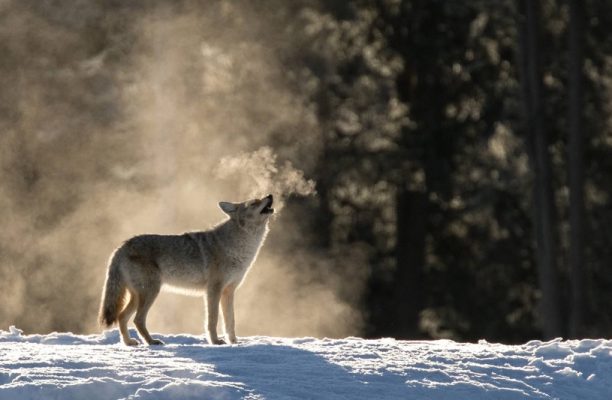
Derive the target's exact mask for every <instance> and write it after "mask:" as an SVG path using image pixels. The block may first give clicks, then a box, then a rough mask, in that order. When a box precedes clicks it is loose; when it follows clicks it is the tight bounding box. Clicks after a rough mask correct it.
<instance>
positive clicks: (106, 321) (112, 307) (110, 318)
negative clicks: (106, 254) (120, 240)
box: [98, 254, 125, 328]
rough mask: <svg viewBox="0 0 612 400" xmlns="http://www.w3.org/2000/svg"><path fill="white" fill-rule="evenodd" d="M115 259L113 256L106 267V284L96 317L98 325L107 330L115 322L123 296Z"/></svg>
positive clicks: (123, 292)
mask: <svg viewBox="0 0 612 400" xmlns="http://www.w3.org/2000/svg"><path fill="white" fill-rule="evenodd" d="M117 258H118V257H117V255H116V254H113V256H112V257H111V261H110V264H109V266H108V273H107V275H106V283H105V284H104V292H103V293H102V304H101V305H100V315H99V316H98V318H99V322H100V325H102V326H104V327H107V328H108V327H110V326H112V325H113V324H114V323H115V322H116V321H117V316H118V314H119V311H121V309H120V308H121V305H122V303H123V297H124V294H125V285H124V284H123V282H122V279H121V272H120V271H119V263H118V261H117Z"/></svg>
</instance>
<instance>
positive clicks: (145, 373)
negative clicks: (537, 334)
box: [0, 327, 612, 400]
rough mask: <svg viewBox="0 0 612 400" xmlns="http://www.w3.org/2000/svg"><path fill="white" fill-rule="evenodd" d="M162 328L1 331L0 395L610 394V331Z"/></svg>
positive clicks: (472, 398) (498, 398)
mask: <svg viewBox="0 0 612 400" xmlns="http://www.w3.org/2000/svg"><path fill="white" fill-rule="evenodd" d="M133 334H134V335H135V333H133ZM156 336H157V337H159V338H161V339H162V340H164V341H165V342H166V345H165V346H156V347H149V346H137V347H126V346H124V345H122V344H120V343H119V335H118V332H117V331H116V330H111V331H105V332H104V333H102V334H99V335H75V334H72V333H52V334H48V335H24V334H23V332H21V331H20V330H18V329H16V328H14V327H11V328H10V329H9V330H8V331H3V330H0V400H5V399H11V400H12V399H20V400H26V399H64V400H69V399H87V400H96V399H149V400H153V399H449V400H450V399H453V400H457V399H469V400H479V399H495V400H503V399H563V400H566V399H589V400H597V399H602V400H603V399H606V400H608V399H612V341H610V340H604V339H598V340H593V339H585V340H570V341H563V340H560V339H556V340H553V341H550V342H541V341H531V342H528V343H526V344H523V345H515V346H510V345H503V344H494V343H488V342H486V341H482V340H481V341H479V342H478V343H457V342H453V341H450V340H437V341H400V340H394V339H378V340H364V339H360V338H352V337H351V338H346V339H315V338H275V337H264V336H255V337H243V338H240V342H239V343H238V344H237V345H232V346H210V345H208V344H207V343H206V341H205V340H204V339H202V338H201V337H198V336H192V335H163V336H161V335H156Z"/></svg>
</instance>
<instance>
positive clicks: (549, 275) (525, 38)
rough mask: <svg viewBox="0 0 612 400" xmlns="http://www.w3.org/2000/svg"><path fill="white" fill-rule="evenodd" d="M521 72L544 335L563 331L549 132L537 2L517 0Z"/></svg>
mask: <svg viewBox="0 0 612 400" xmlns="http://www.w3.org/2000/svg"><path fill="white" fill-rule="evenodd" d="M520 8H521V12H520V15H519V18H520V22H519V24H520V51H521V55H520V57H521V70H522V71H521V75H522V86H523V91H524V103H525V116H526V128H527V146H528V150H529V158H530V163H531V167H532V169H533V173H534V193H533V197H534V217H535V221H534V226H535V239H536V246H535V247H536V263H537V269H538V282H539V286H540V292H541V298H540V304H539V310H538V311H539V312H538V314H539V319H540V325H541V329H542V334H543V335H544V337H545V338H552V337H556V336H561V335H562V324H561V314H560V310H559V291H558V282H557V279H558V277H557V262H556V257H557V246H556V234H555V215H556V210H555V203H554V197H553V189H552V171H551V163H550V156H549V152H548V134H547V131H546V129H545V127H544V115H543V109H542V98H541V92H542V75H541V72H540V65H539V44H538V40H539V39H538V20H539V2H538V1H533V0H521V1H520Z"/></svg>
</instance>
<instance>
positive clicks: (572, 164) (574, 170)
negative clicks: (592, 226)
mask: <svg viewBox="0 0 612 400" xmlns="http://www.w3.org/2000/svg"><path fill="white" fill-rule="evenodd" d="M583 7H584V5H583V4H582V2H581V1H578V0H569V12H570V19H569V60H568V61H569V62H568V65H569V67H568V70H569V77H568V86H569V104H568V116H569V131H568V134H569V136H568V141H567V143H568V164H569V171H568V175H569V176H568V181H569V199H570V203H569V222H570V237H569V269H570V279H571V286H570V287H571V305H570V324H569V334H570V336H571V337H578V336H580V335H581V334H583V333H584V330H583V329H582V328H583V313H584V293H585V291H584V156H583V148H584V145H583V137H582V65H583V55H582V48H583V44H582V32H583V23H584V22H583V21H584V14H583Z"/></svg>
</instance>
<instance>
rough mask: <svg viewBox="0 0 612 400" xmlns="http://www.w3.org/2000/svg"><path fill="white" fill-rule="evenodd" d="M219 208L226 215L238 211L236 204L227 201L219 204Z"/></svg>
mask: <svg viewBox="0 0 612 400" xmlns="http://www.w3.org/2000/svg"><path fill="white" fill-rule="evenodd" d="M219 208H221V210H223V212H224V213H226V214H231V213H233V212H234V211H236V210H237V209H238V206H237V205H236V204H234V203H228V202H227V201H222V202H220V203H219Z"/></svg>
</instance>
